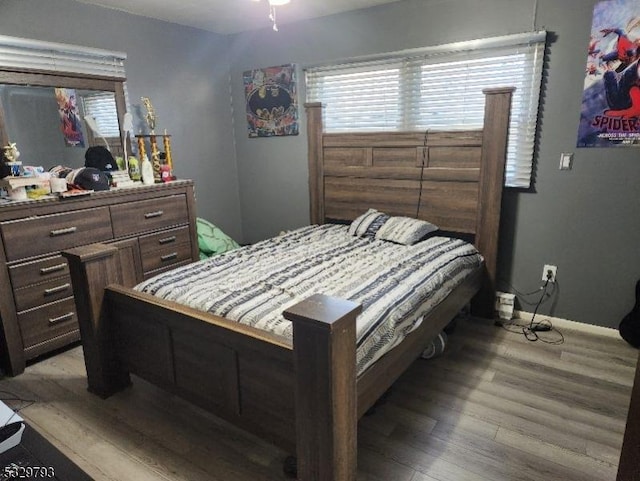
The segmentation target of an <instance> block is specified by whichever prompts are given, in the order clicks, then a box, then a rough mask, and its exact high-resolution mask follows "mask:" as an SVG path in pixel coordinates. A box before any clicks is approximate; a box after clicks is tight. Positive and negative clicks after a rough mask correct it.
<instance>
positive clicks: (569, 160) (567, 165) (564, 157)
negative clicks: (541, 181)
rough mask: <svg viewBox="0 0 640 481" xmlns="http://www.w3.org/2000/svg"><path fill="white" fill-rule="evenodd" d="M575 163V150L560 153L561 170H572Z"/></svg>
mask: <svg viewBox="0 0 640 481" xmlns="http://www.w3.org/2000/svg"><path fill="white" fill-rule="evenodd" d="M571 164H573V152H563V153H561V154H560V170H571Z"/></svg>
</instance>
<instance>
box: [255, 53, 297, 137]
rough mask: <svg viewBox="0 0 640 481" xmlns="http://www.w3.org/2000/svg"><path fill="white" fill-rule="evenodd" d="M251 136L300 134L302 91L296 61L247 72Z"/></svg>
mask: <svg viewBox="0 0 640 481" xmlns="http://www.w3.org/2000/svg"><path fill="white" fill-rule="evenodd" d="M243 80H244V92H245V95H246V101H247V104H246V109H247V122H248V128H249V137H272V136H274V135H298V94H297V90H296V89H297V87H296V68H295V65H293V64H288V65H280V66H278V67H267V68H261V69H255V70H248V71H246V72H244V75H243Z"/></svg>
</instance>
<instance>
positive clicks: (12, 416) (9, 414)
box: [0, 401, 24, 453]
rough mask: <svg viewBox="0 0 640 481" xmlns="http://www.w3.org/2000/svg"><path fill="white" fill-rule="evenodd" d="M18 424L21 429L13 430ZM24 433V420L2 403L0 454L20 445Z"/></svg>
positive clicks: (0, 402)
mask: <svg viewBox="0 0 640 481" xmlns="http://www.w3.org/2000/svg"><path fill="white" fill-rule="evenodd" d="M15 423H18V425H19V429H17V430H15V429H11V427H12V425H13V424H15ZM23 432H24V420H23V419H22V418H21V417H20V416H18V414H16V413H15V412H14V411H13V409H11V408H10V407H9V406H7V405H6V404H5V403H3V402H2V401H0V453H4V452H5V451H7V450H9V449H11V448H13V447H14V446H17V445H18V444H20V441H21V440H22V433H23Z"/></svg>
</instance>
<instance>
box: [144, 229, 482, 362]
mask: <svg viewBox="0 0 640 481" xmlns="http://www.w3.org/2000/svg"><path fill="white" fill-rule="evenodd" d="M481 264H482V256H481V255H480V254H479V253H478V251H477V250H476V249H475V247H473V246H472V245H471V244H469V243H467V242H464V241H462V240H459V239H453V238H449V237H437V236H436V237H431V238H429V239H426V240H424V241H422V242H418V243H417V244H414V245H412V246H405V245H399V244H395V243H392V242H388V241H382V240H375V239H369V238H364V237H355V236H352V235H350V234H349V233H348V232H347V226H343V225H330V224H327V225H321V226H308V227H303V228H300V229H297V230H294V231H291V232H288V233H286V234H284V235H281V236H278V237H274V238H272V239H268V240H265V241H262V242H259V243H256V244H254V245H250V246H246V247H243V248H240V249H237V250H234V251H231V252H227V253H225V254H222V255H219V256H215V257H212V258H209V259H206V260H203V261H200V262H196V263H194V264H190V265H187V266H184V267H181V268H178V269H175V270H172V271H169V272H166V273H163V274H159V275H158V276H155V277H153V278H150V279H148V280H146V281H144V282H142V283H141V284H139V285H137V286H136V287H135V288H136V289H137V290H139V291H143V292H147V293H150V294H153V295H155V296H159V297H161V298H163V299H167V300H171V301H174V302H177V303H180V304H183V305H187V306H190V307H192V308H195V309H199V310H201V311H205V312H210V313H213V314H216V315H218V316H223V317H225V318H227V319H230V320H234V321H237V322H241V323H243V324H246V325H249V326H253V327H256V328H258V329H262V330H265V331H269V332H272V333H274V334H277V335H280V336H283V337H285V338H288V339H291V338H292V325H291V322H290V321H288V320H286V319H285V318H284V317H283V316H282V312H283V311H284V310H286V309H287V308H288V307H290V306H292V305H293V304H296V303H297V302H300V301H302V300H304V299H305V298H307V297H308V296H311V295H313V294H316V293H319V294H326V295H329V296H335V297H340V298H343V299H348V300H351V301H353V302H356V303H358V304H361V305H362V306H363V310H362V312H361V314H360V315H359V316H358V317H357V320H356V323H357V325H356V333H357V334H356V335H357V372H358V374H361V373H363V372H364V371H365V370H366V369H367V367H369V366H370V365H371V364H372V363H374V362H375V361H376V360H377V359H379V358H380V357H381V356H382V355H383V354H384V353H386V352H388V351H389V350H390V349H392V348H393V347H394V346H396V345H398V344H399V343H400V342H401V341H402V339H404V338H405V337H406V336H407V335H408V334H409V333H410V332H411V331H412V330H413V329H415V327H417V325H419V323H420V322H422V318H423V316H425V315H426V314H428V313H429V312H430V311H431V310H432V309H433V308H434V307H435V306H437V305H438V304H439V303H440V302H441V301H442V300H443V299H444V298H445V297H446V296H447V295H448V294H449V293H450V292H451V291H452V290H453V289H454V288H455V287H456V286H458V285H459V284H460V283H462V282H463V280H464V279H465V278H466V277H467V276H469V275H470V274H471V273H473V272H474V271H475V270H476V269H478V268H479V267H480V266H481Z"/></svg>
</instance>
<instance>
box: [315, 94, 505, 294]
mask: <svg viewBox="0 0 640 481" xmlns="http://www.w3.org/2000/svg"><path fill="white" fill-rule="evenodd" d="M484 93H485V96H486V102H485V115H484V125H483V128H482V129H479V130H464V131H459V130H456V131H435V130H434V131H427V132H424V131H422V132H372V133H325V132H324V131H323V125H322V105H321V104H319V103H310V104H306V105H305V108H306V111H307V132H308V134H307V135H308V144H309V145H308V147H309V194H310V209H311V222H312V223H316V224H322V223H324V222H326V221H327V220H340V221H350V220H353V219H355V218H356V217H357V216H358V215H360V214H362V213H364V212H365V211H366V210H367V209H369V208H375V209H378V210H380V211H382V212H385V213H387V214H391V215H403V216H408V217H416V215H417V216H418V218H421V219H425V220H428V221H430V222H432V223H433V224H436V225H438V226H439V227H440V228H441V229H442V230H444V231H448V232H452V233H459V234H463V235H466V236H469V237H471V238H472V239H473V242H474V244H475V245H476V247H477V248H478V250H480V252H481V253H482V254H483V256H484V257H485V265H486V268H487V272H488V274H489V280H490V287H491V288H493V286H494V285H495V273H496V262H497V249H498V231H499V225H500V207H501V200H502V188H503V184H504V166H505V160H506V151H507V135H508V130H509V115H510V107H511V96H512V93H513V89H512V88H501V89H490V90H485V91H484ZM423 161H424V168H423V167H422V165H423ZM421 179H422V180H421ZM418 204H419V207H418Z"/></svg>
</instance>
